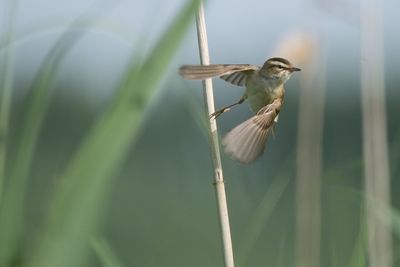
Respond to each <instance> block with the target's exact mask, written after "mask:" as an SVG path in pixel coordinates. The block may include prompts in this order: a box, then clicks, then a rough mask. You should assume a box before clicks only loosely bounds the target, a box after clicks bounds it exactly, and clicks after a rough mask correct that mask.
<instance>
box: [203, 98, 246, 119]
mask: <svg viewBox="0 0 400 267" xmlns="http://www.w3.org/2000/svg"><path fill="white" fill-rule="evenodd" d="M244 100H245V98H244V97H242V98H240V99H239V101H237V102H235V103H233V104H231V105H228V106H226V107H223V108H220V109H218V110H217V111H215V112H214V113H213V114H211V115H210V119H212V118H214V119H216V118H217V117H218V116H219V115H221V114H222V113H225V112H227V111H229V110H230V109H231V107H233V106H236V105H239V104H242V103H243V102H244Z"/></svg>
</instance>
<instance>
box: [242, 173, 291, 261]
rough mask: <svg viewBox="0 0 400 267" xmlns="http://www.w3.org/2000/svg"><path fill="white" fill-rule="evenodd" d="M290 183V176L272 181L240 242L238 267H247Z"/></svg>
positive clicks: (280, 176)
mask: <svg viewBox="0 0 400 267" xmlns="http://www.w3.org/2000/svg"><path fill="white" fill-rule="evenodd" d="M289 181H290V175H278V176H276V177H275V178H274V180H273V181H272V183H271V185H270V187H269V188H268V190H267V192H266V193H265V196H264V199H263V200H262V202H261V203H260V205H259V208H258V209H257V211H256V213H255V215H254V216H253V218H252V219H251V221H250V223H249V225H248V226H247V227H246V229H245V231H244V234H243V236H244V239H243V240H242V241H241V242H240V245H241V246H240V248H239V249H238V261H237V262H238V264H237V265H238V266H246V261H247V258H248V257H249V256H250V254H251V251H252V249H253V247H254V246H255V244H256V242H257V240H258V237H259V236H260V234H261V232H262V231H263V229H264V227H265V225H266V223H267V221H268V219H269V218H270V216H271V214H272V212H273V211H274V209H275V207H276V205H277V204H278V202H279V200H280V198H281V197H282V195H283V193H284V192H285V189H286V188H287V186H288V184H289Z"/></svg>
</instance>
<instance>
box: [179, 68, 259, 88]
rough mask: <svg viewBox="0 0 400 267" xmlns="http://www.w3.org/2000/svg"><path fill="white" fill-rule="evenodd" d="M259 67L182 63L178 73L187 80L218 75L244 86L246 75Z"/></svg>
mask: <svg viewBox="0 0 400 267" xmlns="http://www.w3.org/2000/svg"><path fill="white" fill-rule="evenodd" d="M259 69H260V67H259V66H256V65H251V64H214V65H183V66H182V67H181V68H180V69H179V74H180V75H181V76H182V77H183V78H185V79H189V80H204V79H207V78H212V77H220V78H221V79H223V80H225V81H227V82H229V83H231V84H234V85H238V86H244V85H245V83H246V78H247V77H248V75H249V74H250V73H252V72H253V71H256V70H259Z"/></svg>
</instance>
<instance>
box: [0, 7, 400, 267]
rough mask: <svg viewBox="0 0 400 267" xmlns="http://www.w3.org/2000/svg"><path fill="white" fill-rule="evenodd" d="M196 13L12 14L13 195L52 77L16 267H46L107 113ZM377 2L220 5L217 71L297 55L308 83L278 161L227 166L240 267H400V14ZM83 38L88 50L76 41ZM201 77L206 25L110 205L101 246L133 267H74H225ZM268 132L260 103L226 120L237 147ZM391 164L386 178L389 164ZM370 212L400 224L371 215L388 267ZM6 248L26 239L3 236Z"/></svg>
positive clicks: (278, 136) (114, 185)
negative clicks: (72, 182)
mask: <svg viewBox="0 0 400 267" xmlns="http://www.w3.org/2000/svg"><path fill="white" fill-rule="evenodd" d="M186 2H187V1H184V0H169V1H161V0H150V1H123V0H120V1H106V0H101V1H93V0H90V1H89V0H81V1H61V0H53V1H49V0H41V1H7V0H2V1H0V14H1V15H0V18H1V20H0V23H1V24H0V29H1V32H0V34H1V36H2V39H1V43H0V71H1V73H2V76H1V78H2V81H0V82H1V86H2V89H1V90H4V88H7V86H9V87H10V88H12V90H11V93H10V95H11V96H10V97H11V101H9V102H8V103H9V104H8V105H9V108H7V107H6V108H4V107H5V106H4V105H5V104H4V103H7V101H6V102H4V101H1V103H2V104H1V105H2V107H1V108H2V109H1V110H2V112H3V116H4V110H6V111H7V110H8V112H9V116H6V121H7V117H8V122H9V125H8V129H7V135H4V136H7V139H5V138H4V139H3V140H6V142H5V147H6V151H7V153H6V157H5V160H4V162H5V163H4V166H2V167H3V168H2V169H1V171H2V172H3V171H4V177H5V179H4V181H3V185H4V186H3V187H2V189H1V190H2V191H3V196H5V195H6V194H5V193H4V192H7V191H10V190H9V189H8V188H9V186H10V184H12V182H10V181H11V180H12V178H11V177H12V175H10V173H11V172H12V170H13V169H16V170H17V169H20V168H19V167H18V164H19V162H18V160H15V155H17V154H18V153H20V154H22V155H23V154H24V152H23V150H24V149H25V148H24V145H20V144H19V143H20V142H21V139H20V138H21V134H20V130H19V129H21V128H20V127H21V125H23V124H24V123H25V124H27V123H28V124H29V119H26V118H27V116H26V112H27V110H29V109H28V107H29V101H30V100H31V98H32V93H31V92H32V91H33V90H35V88H38V87H37V86H36V85H37V81H38V77H42V78H43V76H40V75H43V73H51V75H50V76H49V77H50V78H49V77H47V78H49V79H51V82H50V83H49V84H50V86H48V87H49V90H48V93H47V94H48V99H49V100H48V106H47V107H46V110H45V112H44V115H43V120H42V123H41V124H40V128H39V130H38V134H37V137H35V136H34V143H35V144H36V145H35V147H34V148H33V152H32V153H33V154H32V158H31V161H29V162H30V163H29V166H28V169H27V180H26V184H25V188H26V190H24V191H21V192H20V193H18V191H16V192H14V193H13V194H23V198H22V200H21V201H22V203H23V204H22V206H23V212H22V213H21V214H22V215H21V216H22V218H24V219H23V220H21V221H22V227H21V228H20V230H18V231H19V233H20V234H19V236H22V237H20V238H17V240H18V242H17V243H16V244H17V245H16V246H15V250H14V251H13V252H11V253H10V255H12V256H11V257H9V258H8V260H3V261H2V262H1V264H2V266H21V265H28V266H29V264H28V263H26V260H25V259H29V256H27V255H29V254H30V253H31V251H32V250H33V249H34V248H35V247H36V246H37V242H41V241H37V240H40V235H41V234H40V233H41V231H46V226H44V225H46V224H45V223H44V222H45V221H46V218H47V216H48V211H49V207H51V205H52V202H53V198H54V194H56V193H55V192H56V188H57V187H58V186H59V185H60V183H61V184H62V183H63V179H62V178H60V177H62V176H63V174H64V172H65V170H66V168H67V166H69V163H70V162H71V161H72V160H73V159H74V157H75V155H76V152H77V151H78V150H79V148H80V146H81V144H82V143H83V141H82V140H84V138H85V136H87V134H88V133H90V132H91V131H92V129H93V127H94V125H96V123H97V122H98V120H99V118H100V117H101V116H102V114H104V113H105V112H107V110H108V108H109V107H110V105H111V103H112V102H111V99H113V97H114V95H115V94H116V92H117V89H118V88H119V87H120V86H121V84H123V83H124V74H125V72H126V70H127V69H128V67H129V66H130V65H132V64H134V63H137V62H145V61H146V58H148V57H149V56H151V54H152V53H153V50H152V48H153V47H154V45H155V44H156V42H157V40H159V38H160V36H161V35H162V34H163V33H164V32H165V31H166V30H167V29H168V25H170V22H171V21H172V20H173V19H174V18H176V17H177V16H178V13H179V12H180V10H181V8H182V7H183V6H184V4H185V3H186ZM366 2H368V1H366ZM370 2H371V3H369V2H368V3H364V2H362V1H354V0H353V1H350V0H348V1H343V0H336V1H324V0H315V1H305V0H296V1H256V0H249V1H246V2H243V1H238V0H232V1H207V2H206V3H205V12H206V23H207V31H208V32H207V33H208V41H209V48H210V55H211V62H212V63H250V64H258V65H262V64H263V63H264V61H265V60H266V59H267V58H269V57H274V56H282V57H285V58H287V59H289V60H290V61H291V62H293V63H294V65H295V66H297V67H299V68H301V69H302V70H303V71H302V72H300V73H296V74H295V75H293V77H292V78H291V79H290V80H289V81H288V83H287V84H286V95H285V106H284V109H283V110H282V112H281V114H280V118H279V124H278V125H277V127H276V132H275V135H274V136H272V137H271V138H270V139H269V140H268V143H267V149H266V151H265V153H264V155H263V156H262V157H261V158H260V159H259V160H258V161H256V162H255V163H254V164H251V165H242V164H240V163H237V162H234V161H232V160H231V159H230V158H229V157H227V156H226V155H224V154H223V155H222V162H223V167H224V177H225V180H226V184H225V186H226V190H227V198H228V207H229V215H230V220H231V230H232V238H233V248H234V253H235V260H236V265H237V266H400V260H399V257H400V253H399V252H398V251H399V234H400V232H399V230H398V229H399V226H400V224H399V220H398V217H397V216H396V214H397V211H398V209H399V206H400V198H399V195H398V194H399V193H400V191H399V188H400V181H399V179H398V178H399V174H400V169H399V165H400V164H399V163H400V123H399V119H398V114H400V106H399V99H400V90H399V86H398V84H399V83H400V78H399V75H398V70H399V69H400V53H399V52H398V47H400V39H399V38H397V34H396V33H397V32H398V30H399V25H400V21H399V18H398V15H397V13H398V10H399V8H400V4H399V2H398V1H370ZM363 5H365V6H364V7H363ZM371 7H372V8H371ZM376 7H377V8H376ZM363 10H364V11H363ZM371 10H372V11H373V12H371V13H369V11H371ZM77 21H78V22H79V21H80V22H82V21H84V22H82V23H77ZM71 25H74V26H73V33H72V35H68V36H65V32H66V31H67V30H68V29H71ZM371 39H372V41H370V42H369V41H368V40H371ZM10 40H11V41H10ZM9 43H12V50H10V46H9ZM60 44H61V46H63V48H62V49H61V50H59V51H61V52H56V53H55V54H57V55H60V54H61V56H59V58H58V60H57V62H56V63H54V62H53V63H54V64H53V63H51V64H53V65H51V64H50V63H48V62H49V58H51V56H52V55H54V54H51V53H53V52H54V51H55V47H57V46H60ZM10 51H11V52H10ZM159 56H160V55H159ZM161 57H162V55H161ZM156 60H162V58H157V59H156ZM46 62H47V63H46ZM50 62H51V61H50ZM198 62H199V56H198V47H197V35H196V30H195V20H194V17H193V18H191V23H190V24H189V25H188V31H186V33H185V35H184V38H183V41H182V42H180V43H179V46H178V47H177V53H175V56H174V57H173V59H172V61H171V62H170V63H169V64H168V67H167V68H166V71H165V74H164V75H163V76H162V79H158V78H157V79H158V80H159V81H158V86H157V88H156V90H154V92H153V93H152V96H151V98H149V101H146V105H145V106H146V107H145V108H144V110H143V113H141V114H142V115H141V120H140V123H139V124H138V125H137V127H136V128H135V131H136V134H135V139H134V140H133V141H132V142H131V143H130V144H129V151H128V153H127V154H126V155H125V156H124V160H123V164H122V165H121V166H119V167H118V168H117V170H116V171H114V172H113V173H112V175H110V176H111V177H112V178H111V179H110V182H109V183H108V184H107V186H106V188H107V189H106V190H105V191H106V193H104V196H105V197H104V198H103V200H102V202H101V203H102V204H101V208H100V214H101V215H100V217H99V218H98V219H97V220H96V225H97V226H98V228H96V229H98V231H96V232H97V235H98V236H100V237H99V239H98V240H101V241H98V242H95V243H96V244H97V245H99V246H96V245H95V246H94V247H95V248H96V247H97V248H99V247H100V248H101V249H100V250H101V251H103V252H102V253H100V254H102V255H104V254H107V255H109V256H110V257H111V258H114V260H115V261H117V262H118V263H114V264H115V265H107V264H106V263H105V262H103V261H102V260H101V257H99V256H98V250H96V249H93V250H92V249H89V250H88V255H89V256H88V257H87V260H85V261H84V262H85V263H79V264H80V265H69V266H222V265H223V259H222V253H221V248H220V246H221V242H220V234H219V225H218V217H217V213H216V212H217V209H216V201H215V195H214V189H213V185H212V182H213V169H212V163H211V158H210V151H209V146H208V139H207V125H206V118H205V115H204V104H203V96H202V92H203V91H202V84H201V82H193V81H185V80H182V79H181V78H180V77H179V75H178V71H177V70H178V68H179V66H180V65H182V64H198ZM43 64H47V65H45V66H47V67H46V68H45V71H44V72H43V69H42V68H43ZM10 66H11V67H10ZM10 70H11V71H10ZM46 71H47V72H46ZM371 73H372V74H371ZM10 77H11V78H10ZM374 77H376V79H375V78H374ZM39 80H40V79H39ZM7 84H8V85H7ZM10 84H11V86H10ZM35 84H36V85H35ZM370 84H372V85H370ZM39 87H40V86H39ZM364 87H367V89H365V90H366V91H363V90H364ZM368 88H369V89H368ZM139 89H140V88H139ZM139 89H138V88H135V87H132V88H131V89H130V90H133V91H134V90H139ZM368 90H369V91H368ZM366 92H367V93H366ZM368 92H370V94H369V93H368ZM371 92H372V93H371ZM375 92H378V93H375ZM214 93H215V101H216V107H221V106H224V105H227V104H230V103H233V102H235V101H237V100H238V99H239V98H240V96H241V95H242V93H243V89H242V88H238V87H235V86H232V85H230V84H227V83H224V82H223V81H220V80H215V82H214ZM368 96H369V97H368ZM0 97H2V100H4V98H5V97H8V96H7V94H5V93H2V94H1V96H0ZM382 99H384V100H382ZM368 101H370V102H368ZM368 103H369V104H368ZM371 103H372V104H371ZM374 103H377V106H374ZM39 106H40V105H39ZM368 107H372V109H369V108H368ZM251 115H252V113H251V111H250V110H249V108H248V106H247V105H246V104H243V105H240V106H238V107H237V108H234V109H233V110H232V111H230V112H228V113H226V114H224V115H223V116H221V117H220V118H219V119H218V127H219V134H220V136H221V137H222V136H223V135H224V134H226V133H227V132H228V131H229V130H230V129H231V128H233V127H234V126H235V125H237V124H238V123H239V122H241V121H243V120H244V119H246V118H248V117H250V116H251ZM28 118H29V117H28ZM3 119H4V117H3ZM368 122H369V124H370V125H369V126H368ZM6 128H7V127H6ZM368 133H371V135H368ZM371 136H372V137H371ZM374 136H375V137H376V136H377V138H374ZM0 137H1V138H3V135H1V136H0ZM366 140H367V141H366ZM368 140H372V141H371V143H372V146H371V147H370V148H371V149H372V153H370V154H369V155H372V156H371V157H372V160H371V157H369V156H368V149H365V148H366V146H368V144H369V143H368ZM374 140H375V141H376V142H375V141H374ZM110 142H113V141H112V140H111V141H110ZM16 148H19V149H20V150H19V152H18V151H17V150H18V149H16ZM2 149H4V147H3V148H2ZM21 149H22V150H21ZM369 151H370V152H371V150H369ZM110 154H111V153H110ZM374 157H378V158H377V159H376V158H374ZM378 159H380V160H383V163H379V164H374V162H375V163H377V160H378ZM1 160H2V161H3V159H1ZM369 160H371V161H369ZM370 162H373V163H370ZM99 164H100V165H101V163H100V162H99ZM375 165H377V166H375ZM374 166H375V167H374ZM371 169H372V171H371ZM369 171H371V172H370V175H369V174H368V172H369ZM366 177H372V180H373V181H376V183H377V184H376V185H372V192H375V193H376V192H377V191H379V189H376V188H382V190H381V191H379V192H383V193H382V194H383V195H382V194H380V193H379V192H378V193H376V195H372V196H368V192H369V191H371V187H368V179H367V178H366ZM380 181H383V182H382V183H383V184H379V182H380ZM385 183H386V184H385ZM20 188H21V187H20ZM368 188H370V189H368ZM374 188H375V189H374ZM368 190H369V191H368ZM374 190H375V191H374ZM68 197H70V198H71V199H73V198H74V195H69V196H68ZM4 198H6V197H3V199H4ZM368 199H372V200H371V201H372V202H373V203H379V204H381V203H383V204H382V205H383V206H382V207H383V209H384V210H385V211H387V212H388V213H387V214H386V213H385V215H384V216H372V217H379V218H380V219H379V218H378V219H376V218H375V220H376V221H377V224H378V225H379V224H382V225H381V226H378V228H376V229H378V234H377V235H378V237H377V238H378V239H379V240H381V241H379V242H382V243H379V242H378V241H377V242H378V244H383V245H382V246H383V248H384V251H382V252H380V254H378V255H377V256H373V255H372V256H371V255H370V251H371V249H373V248H371V245H370V242H371V240H370V242H368V240H369V238H371V232H369V233H370V234H369V235H368V234H367V233H368V229H371V228H368V225H369V222H371V221H370V220H374V219H373V218H372V219H371V218H370V216H369V215H368V214H371V213H375V212H374V211H373V212H371V210H369V213H368V207H369V206H368V205H366V203H368ZM0 203H1V204H2V205H3V206H4V204H3V203H4V201H2V202H0ZM3 206H1V205H0V207H2V208H3ZM11 206H12V205H11ZM378 207H381V206H378ZM71 209H72V210H73V209H74V207H71ZM380 211H381V209H379V212H380ZM71 214H72V215H71V216H75V215H74V214H73V213H71ZM3 216H5V215H3ZM382 217H384V218H382ZM7 218H10V217H9V216H7ZM3 219H4V217H3ZM396 222H397V224H396ZM10 224H11V225H12V224H13V221H12V220H11V223H10ZM390 225H392V226H393V227H392V228H391V227H388V226H390ZM43 229H45V230H43ZM396 229H397V230H396ZM3 231H6V232H9V231H12V230H10V228H7V227H5V226H4V225H3ZM379 232H381V233H382V232H383V233H384V236H383V237H382V238H379ZM57 244H58V243H53V245H54V246H57ZM3 246H6V245H4V244H3ZM382 246H381V247H382ZM2 249H4V247H2ZM104 251H107V253H105V252H104ZM382 253H383V254H385V255H386V256H382V255H381V254H382ZM69 257H73V255H69ZM371 257H372V259H371ZM374 257H375V258H378V261H377V262H379V258H383V261H384V262H385V257H386V263H387V265H374V264H373V262H374ZM10 259H11V260H10ZM387 259H389V261H387ZM60 266H61V265H60ZM65 266H68V264H67V265H65Z"/></svg>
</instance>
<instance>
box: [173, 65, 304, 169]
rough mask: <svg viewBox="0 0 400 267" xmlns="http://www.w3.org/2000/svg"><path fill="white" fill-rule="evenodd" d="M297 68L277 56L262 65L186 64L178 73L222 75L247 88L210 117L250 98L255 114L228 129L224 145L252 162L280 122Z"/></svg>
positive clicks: (200, 76) (192, 77)
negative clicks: (286, 89) (286, 84)
mask: <svg viewBox="0 0 400 267" xmlns="http://www.w3.org/2000/svg"><path fill="white" fill-rule="evenodd" d="M294 71H300V69H299V68H296V67H293V66H292V64H291V63H290V62H289V61H288V60H286V59H284V58H279V57H274V58H270V59H268V60H267V61H266V62H265V63H264V65H263V66H262V67H260V66H256V65H250V64H215V65H184V66H182V67H181V68H180V70H179V73H180V75H181V76H182V77H183V78H185V79H189V80H204V79H207V78H212V77H220V78H221V79H223V80H225V81H227V82H229V83H231V84H234V85H238V86H244V87H246V91H245V93H244V95H243V96H242V97H241V98H240V99H239V101H237V102H235V103H233V104H231V105H228V106H226V107H223V108H221V109H219V110H217V111H215V112H214V113H213V114H211V117H212V118H217V117H218V116H219V115H221V114H222V113H224V112H226V111H229V110H230V108H231V107H233V106H235V105H238V104H241V103H243V102H244V101H245V100H247V101H248V103H249V105H250V109H251V110H252V111H253V112H255V113H256V115H254V116H253V117H251V118H250V119H248V120H246V121H245V122H243V123H241V124H239V125H238V126H236V127H235V128H233V129H232V130H231V131H230V132H228V134H227V135H226V136H225V137H224V139H223V140H222V144H223V145H224V147H225V152H226V153H227V154H228V155H230V156H231V157H232V158H234V159H236V160H238V161H240V162H242V163H251V162H253V161H255V160H256V159H257V158H259V157H260V156H261V155H262V153H263V152H264V150H265V143H266V141H267V137H268V135H269V133H270V132H271V131H272V129H273V126H274V124H275V123H276V122H277V121H278V114H279V111H280V110H281V108H282V105H283V99H284V96H285V88H284V84H285V82H286V81H287V80H288V79H289V78H290V76H291V74H292V73H293V72H294Z"/></svg>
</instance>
